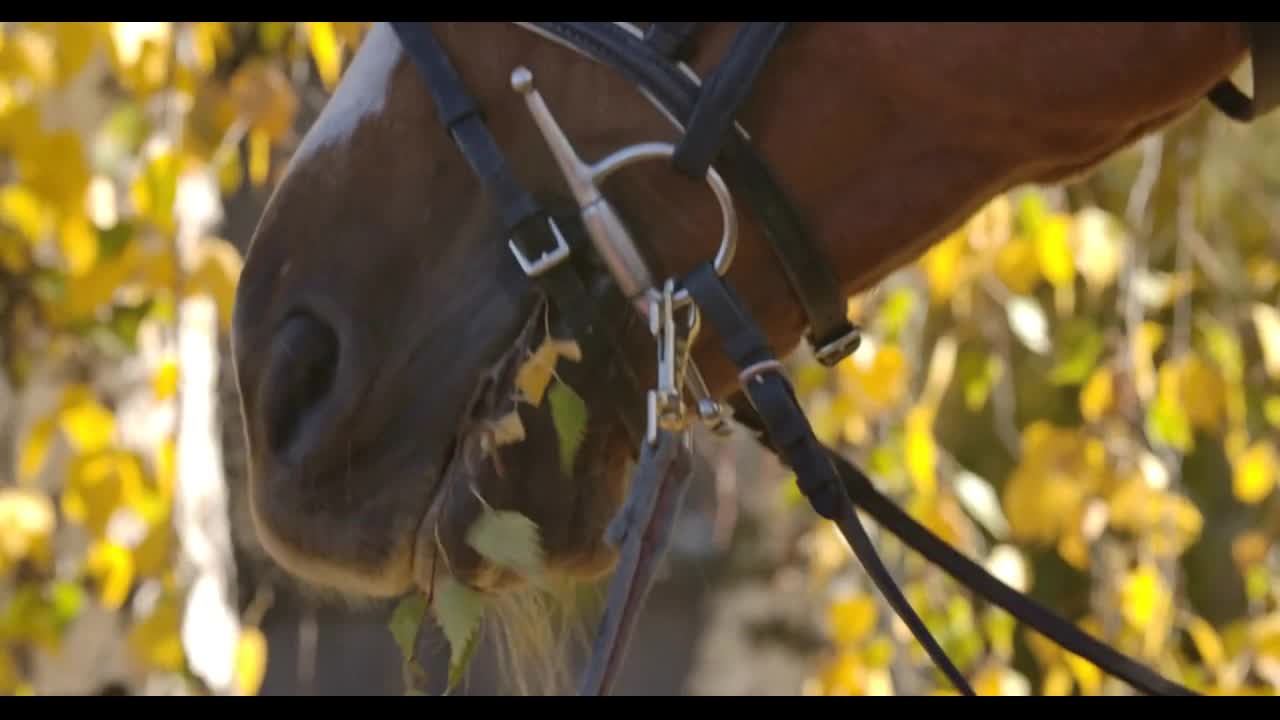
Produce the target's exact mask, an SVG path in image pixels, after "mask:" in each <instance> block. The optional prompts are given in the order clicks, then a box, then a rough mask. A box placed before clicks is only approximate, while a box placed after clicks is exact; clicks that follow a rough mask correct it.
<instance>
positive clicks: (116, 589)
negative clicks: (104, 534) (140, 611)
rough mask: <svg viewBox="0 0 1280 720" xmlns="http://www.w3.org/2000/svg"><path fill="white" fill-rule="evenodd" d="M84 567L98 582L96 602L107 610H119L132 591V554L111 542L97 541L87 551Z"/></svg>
mask: <svg viewBox="0 0 1280 720" xmlns="http://www.w3.org/2000/svg"><path fill="white" fill-rule="evenodd" d="M85 565H86V566H87V569H88V571H89V574H90V576H92V577H93V578H94V579H96V580H97V581H98V600H99V602H101V603H102V607H103V608H105V609H107V610H113V611H114V610H119V609H120V608H121V607H123V606H124V601H125V600H126V599H128V597H129V591H130V590H132V589H133V579H134V564H133V554H132V553H130V552H129V549H128V548H126V547H123V546H121V545H118V544H116V543H113V542H108V541H103V540H99V541H97V542H95V543H94V544H93V547H92V548H90V550H89V556H88V559H87V560H86V561H85Z"/></svg>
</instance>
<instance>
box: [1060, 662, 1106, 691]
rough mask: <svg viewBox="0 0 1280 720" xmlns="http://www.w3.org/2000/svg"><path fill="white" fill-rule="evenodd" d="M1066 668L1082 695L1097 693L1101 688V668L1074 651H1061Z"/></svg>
mask: <svg viewBox="0 0 1280 720" xmlns="http://www.w3.org/2000/svg"><path fill="white" fill-rule="evenodd" d="M1063 659H1064V660H1065V661H1066V663H1067V669H1069V670H1070V671H1071V675H1072V676H1073V677H1074V678H1075V680H1076V685H1077V686H1079V688H1080V693H1081V694H1082V695H1097V694H1098V691H1099V690H1101V689H1102V670H1100V669H1099V668H1098V666H1097V665H1094V664H1093V663H1091V662H1089V661H1088V660H1085V659H1084V658H1082V657H1080V656H1079V655H1076V654H1074V653H1069V652H1068V653H1063Z"/></svg>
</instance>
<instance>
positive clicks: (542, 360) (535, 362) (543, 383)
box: [515, 337, 582, 407]
mask: <svg viewBox="0 0 1280 720" xmlns="http://www.w3.org/2000/svg"><path fill="white" fill-rule="evenodd" d="M561 357H563V358H566V359H568V360H570V361H572V362H578V361H579V360H581V359H582V351H581V350H580V349H579V348H578V344H577V343H576V342H573V341H565V340H557V339H555V338H551V337H548V338H545V339H544V340H543V341H542V344H541V345H539V346H538V349H537V350H535V351H534V352H533V355H531V356H530V357H529V358H528V359H526V360H525V361H524V364H523V365H521V366H520V370H519V371H518V372H517V373H516V381H515V385H516V390H517V391H518V392H519V393H520V399H521V400H523V401H524V402H527V403H529V404H530V405H533V406H534V407H537V406H539V405H541V404H542V397H543V395H544V394H545V393H546V391H547V386H548V385H550V384H551V378H552V377H554V375H555V368H556V363H557V362H558V361H559V359H560V358H561Z"/></svg>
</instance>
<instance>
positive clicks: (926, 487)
mask: <svg viewBox="0 0 1280 720" xmlns="http://www.w3.org/2000/svg"><path fill="white" fill-rule="evenodd" d="M933 419H934V413H933V411H932V410H931V409H930V408H927V407H923V406H919V405H918V406H916V407H914V408H912V409H911V412H910V413H908V414H907V421H906V463H907V472H908V473H909V474H910V476H911V481H912V482H913V483H914V484H915V489H916V492H917V493H918V494H919V495H920V497H921V498H932V497H934V495H935V494H936V493H937V490H938V477H937V470H936V466H937V462H938V450H937V446H936V445H935V444H934V440H933Z"/></svg>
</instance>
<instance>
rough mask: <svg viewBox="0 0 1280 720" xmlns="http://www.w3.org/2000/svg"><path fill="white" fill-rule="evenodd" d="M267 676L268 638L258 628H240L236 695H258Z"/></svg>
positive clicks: (237, 647) (237, 645)
mask: <svg viewBox="0 0 1280 720" xmlns="http://www.w3.org/2000/svg"><path fill="white" fill-rule="evenodd" d="M266 676H267V638H266V636H265V635H263V634H262V631H261V630H259V629H258V628H256V627H248V626H246V627H242V628H240V639H239V640H238V641H237V642H236V672H235V688H236V694H237V695H257V694H258V690H259V689H261V688H262V680H263V678H265V677H266Z"/></svg>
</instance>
